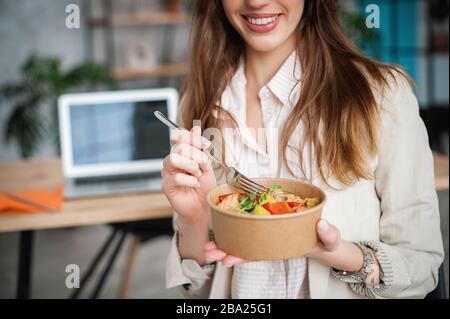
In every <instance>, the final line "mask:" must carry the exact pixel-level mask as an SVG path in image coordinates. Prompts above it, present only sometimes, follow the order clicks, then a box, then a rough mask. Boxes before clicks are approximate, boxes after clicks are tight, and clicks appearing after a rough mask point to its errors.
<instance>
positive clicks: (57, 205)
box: [0, 187, 63, 213]
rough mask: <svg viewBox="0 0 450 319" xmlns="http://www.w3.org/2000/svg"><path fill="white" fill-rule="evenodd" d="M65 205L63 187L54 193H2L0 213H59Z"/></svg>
mask: <svg viewBox="0 0 450 319" xmlns="http://www.w3.org/2000/svg"><path fill="white" fill-rule="evenodd" d="M62 204H63V187H58V188H56V189H55V190H53V191H45V190H37V189H33V190H25V191H19V192H14V193H0V212H5V211H13V212H27V213H34V212H45V211H47V212H58V211H60V210H61V207H62Z"/></svg>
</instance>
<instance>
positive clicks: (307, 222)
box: [207, 178, 326, 260]
mask: <svg viewBox="0 0 450 319" xmlns="http://www.w3.org/2000/svg"><path fill="white" fill-rule="evenodd" d="M255 181H257V182H258V183H260V184H262V185H265V186H270V185H272V184H278V185H280V186H281V188H282V190H285V191H290V192H294V193H296V194H298V195H299V196H301V197H302V198H305V197H319V198H320V200H321V201H320V204H319V205H317V206H316V207H313V208H309V209H307V210H304V211H302V212H295V213H290V214H283V215H270V216H260V215H257V216H254V215H244V214H239V213H235V212H227V211H225V210H222V209H220V208H218V207H217V204H218V203H219V196H220V195H225V194H229V193H231V192H235V191H238V190H237V189H235V188H233V187H232V186H230V185H229V184H223V185H220V186H217V187H216V188H214V189H213V190H211V191H210V192H209V193H208V195H207V201H208V204H209V206H210V207H211V218H212V227H213V231H214V236H215V241H216V244H217V246H218V247H219V248H220V249H221V250H223V251H224V252H226V253H227V254H229V255H232V256H236V257H241V258H243V259H246V260H278V259H288V258H293V257H299V256H303V255H305V254H307V253H308V252H309V251H311V249H312V248H313V247H314V246H315V245H316V244H317V235H316V224H317V222H318V221H319V219H320V217H321V216H322V208H323V206H324V205H325V202H326V195H325V193H324V192H323V191H322V190H321V189H320V188H318V187H316V186H314V185H311V184H309V183H306V182H302V181H298V180H290V179H279V178H274V179H267V178H258V179H255Z"/></svg>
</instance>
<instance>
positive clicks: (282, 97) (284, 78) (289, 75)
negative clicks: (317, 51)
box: [220, 51, 301, 115]
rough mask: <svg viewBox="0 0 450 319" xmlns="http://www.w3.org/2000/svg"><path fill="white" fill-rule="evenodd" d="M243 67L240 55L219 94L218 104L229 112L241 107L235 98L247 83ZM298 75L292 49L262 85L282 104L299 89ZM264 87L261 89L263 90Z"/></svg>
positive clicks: (298, 65)
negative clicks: (228, 80)
mask: <svg viewBox="0 0 450 319" xmlns="http://www.w3.org/2000/svg"><path fill="white" fill-rule="evenodd" d="M244 69H245V67H244V58H243V57H241V59H240V63H239V67H238V69H237V70H236V72H235V74H234V76H233V78H232V79H231V82H230V84H229V85H228V86H227V87H226V88H225V91H224V92H223V93H222V96H221V101H220V106H221V107H222V108H223V109H225V110H227V111H229V112H231V113H238V110H237V109H236V108H238V109H242V108H240V107H239V106H240V105H241V101H237V100H238V96H240V95H241V94H239V93H240V91H241V90H242V89H243V90H244V92H245V85H246V84H247V79H246V77H245V71H244ZM300 76H301V64H300V60H299V58H298V55H297V52H296V51H293V52H292V53H291V54H290V55H289V56H288V58H287V59H286V60H285V61H284V63H283V65H282V66H281V67H280V69H278V71H277V73H276V74H275V75H274V76H273V77H272V78H271V79H270V81H269V82H268V83H267V84H266V85H265V86H264V87H267V88H268V89H269V90H270V91H271V92H272V93H273V94H274V95H275V96H276V98H277V99H278V100H279V101H280V102H281V103H282V104H283V105H284V104H286V103H287V102H289V98H290V97H291V95H294V94H295V93H297V92H298V91H299V89H300V85H299V83H300ZM264 87H263V88H262V89H261V90H263V89H264ZM236 115H237V114H236Z"/></svg>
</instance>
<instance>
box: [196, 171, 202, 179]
mask: <svg viewBox="0 0 450 319" xmlns="http://www.w3.org/2000/svg"><path fill="white" fill-rule="evenodd" d="M201 176H202V171H201V170H198V171H197V173H195V177H197V178H200V177H201Z"/></svg>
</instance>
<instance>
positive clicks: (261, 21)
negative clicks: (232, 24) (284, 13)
mask: <svg viewBox="0 0 450 319" xmlns="http://www.w3.org/2000/svg"><path fill="white" fill-rule="evenodd" d="M277 18H278V16H273V17H269V18H262V19H253V18H247V21H248V22H250V23H251V24H256V25H266V24H269V23H271V22H273V21H275V20H276V19H277Z"/></svg>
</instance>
